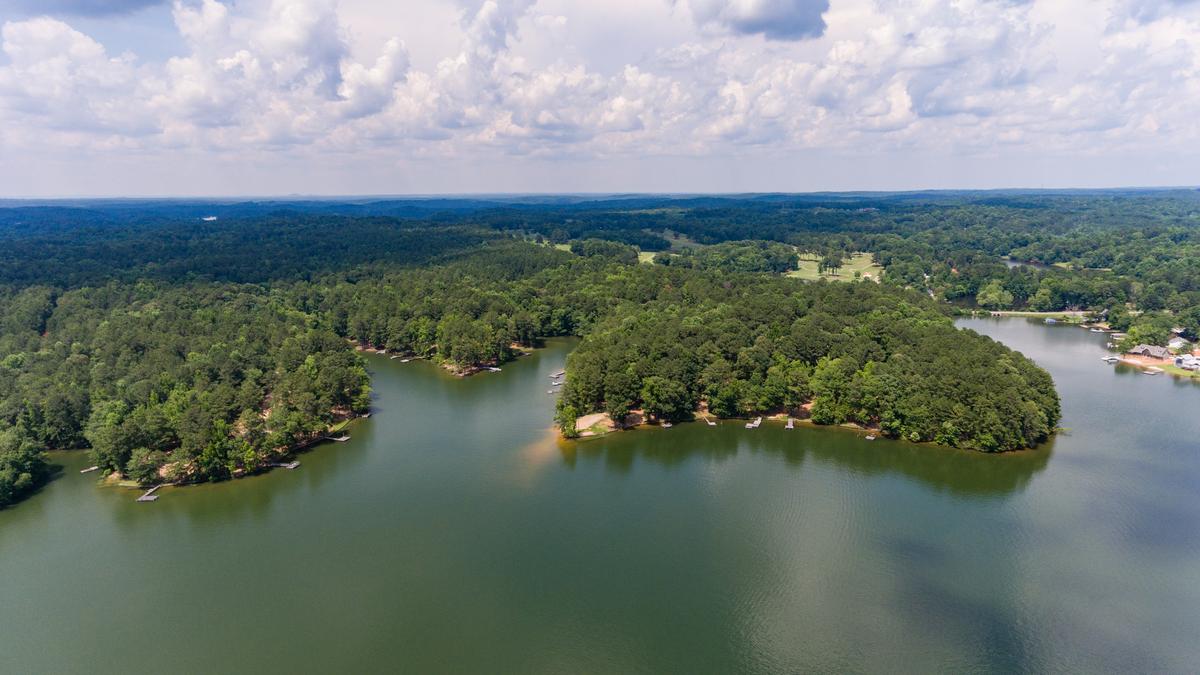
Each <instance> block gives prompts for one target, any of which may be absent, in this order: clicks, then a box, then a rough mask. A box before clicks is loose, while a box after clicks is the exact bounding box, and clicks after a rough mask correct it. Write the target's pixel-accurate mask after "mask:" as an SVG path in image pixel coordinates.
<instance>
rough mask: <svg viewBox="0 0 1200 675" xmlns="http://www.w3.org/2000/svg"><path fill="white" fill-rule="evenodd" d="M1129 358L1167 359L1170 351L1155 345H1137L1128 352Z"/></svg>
mask: <svg viewBox="0 0 1200 675" xmlns="http://www.w3.org/2000/svg"><path fill="white" fill-rule="evenodd" d="M1128 353H1129V355H1130V356H1149V357H1150V358H1152V359H1169V358H1171V351H1170V350H1169V349H1167V348H1166V347H1158V346H1156V345H1138V346H1136V347H1134V348H1133V349H1130V350H1129V352H1128Z"/></svg>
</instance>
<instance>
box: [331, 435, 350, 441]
mask: <svg viewBox="0 0 1200 675" xmlns="http://www.w3.org/2000/svg"><path fill="white" fill-rule="evenodd" d="M325 440H327V441H333V442H335V443H345V442H346V441H348V440H350V436H348V435H346V434H342V435H341V436H326V437H325Z"/></svg>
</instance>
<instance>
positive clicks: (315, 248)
mask: <svg viewBox="0 0 1200 675" xmlns="http://www.w3.org/2000/svg"><path fill="white" fill-rule="evenodd" d="M0 207H2V208H0V505H3V504H7V503H11V502H13V501H16V500H18V499H20V498H22V497H24V496H26V495H28V494H30V493H31V492H33V491H35V490H36V489H37V488H38V487H39V486H40V485H41V484H42V483H44V482H45V480H46V479H47V478H48V476H49V471H50V464H49V462H48V461H47V458H46V455H45V454H44V453H45V451H47V450H58V449H83V450H86V451H88V452H90V453H92V455H93V457H94V460H95V464H96V465H97V466H99V467H100V468H101V470H102V472H103V473H105V474H110V475H114V476H117V475H119V476H120V477H123V478H125V479H128V480H132V481H136V482H138V483H141V484H146V485H149V484H157V483H160V482H196V481H208V480H221V479H227V478H231V477H237V476H241V475H246V474H249V473H254V472H256V471H258V470H260V469H262V468H264V467H265V466H266V465H267V464H269V463H271V462H272V461H274V460H276V459H277V458H279V457H282V456H284V455H286V454H287V453H288V452H290V451H292V450H294V449H295V448H297V447H299V446H301V445H304V444H306V443H310V442H312V441H313V440H315V439H318V438H320V437H321V436H323V435H325V434H327V433H329V431H330V429H331V428H333V427H334V425H336V424H338V423H339V422H342V421H344V420H347V419H350V418H352V417H354V416H357V415H360V414H362V413H364V412H366V411H367V410H368V409H369V405H370V387H369V377H368V374H367V369H366V364H365V361H364V359H363V358H362V357H361V356H360V355H359V354H358V353H357V352H356V351H355V347H356V346H359V347H370V348H376V349H386V350H389V351H391V352H394V353H397V354H406V355H411V356H421V357H429V358H432V359H435V360H438V361H440V362H444V363H448V364H451V365H455V366H459V367H474V366H486V365H498V364H500V363H503V362H504V361H506V360H508V359H510V358H512V357H513V356H514V355H516V354H517V353H519V352H520V351H521V350H523V349H528V348H531V347H535V346H536V345H537V344H538V342H539V340H541V339H542V338H545V337H550V336H561V335H577V336H581V337H583V340H582V342H581V343H580V345H579V347H578V349H576V351H575V352H574V353H573V354H572V356H571V357H570V358H569V360H568V366H567V378H566V384H565V386H564V387H563V392H562V395H561V398H560V400H559V403H558V419H559V422H560V424H561V427H562V429H563V430H564V432H566V433H568V434H571V433H573V431H574V420H575V418H576V417H578V416H580V415H584V414H587V413H592V412H605V413H608V414H609V415H610V416H611V417H612V418H614V419H618V420H619V419H623V418H624V417H625V416H626V415H627V414H628V413H629V412H630V411H632V410H634V409H639V410H641V411H643V412H644V413H645V415H647V416H648V417H649V418H650V419H657V420H660V421H666V422H678V421H682V420H687V419H690V418H691V417H692V415H693V414H694V413H695V412H696V411H697V410H699V409H704V410H706V411H707V414H710V415H712V416H715V417H745V416H751V415H756V414H763V413H772V412H786V413H788V414H794V415H796V416H799V417H807V418H811V420H812V421H813V422H816V423H818V424H842V423H855V424H858V425H861V426H864V427H868V428H871V429H875V430H877V433H879V434H880V435H883V436H886V437H892V438H901V439H905V440H909V441H918V442H931V443H937V444H942V445H947V446H954V447H961V448H970V449H976V450H982V451H988V452H993V451H1007V450H1016V449H1021V448H1028V447H1032V446H1035V445H1037V444H1038V443H1040V442H1042V441H1044V440H1045V439H1046V438H1047V437H1048V436H1049V435H1050V434H1051V433H1052V432H1053V431H1054V429H1055V427H1056V425H1057V423H1058V421H1059V416H1060V411H1059V401H1058V397H1057V394H1056V393H1055V390H1054V385H1053V382H1052V381H1051V379H1050V377H1049V375H1047V373H1046V372H1045V371H1044V370H1042V369H1041V368H1039V367H1038V366H1037V365H1035V364H1034V363H1032V362H1031V361H1029V360H1028V359H1026V358H1025V357H1023V356H1022V355H1020V354H1018V353H1016V352H1014V351H1012V350H1010V349H1008V348H1006V347H1004V346H1003V345H1000V344H998V343H996V342H994V341H992V340H990V339H988V338H985V337H982V336H979V335H977V334H975V333H973V332H970V331H965V330H957V329H955V328H954V326H953V324H952V320H951V317H952V316H953V315H954V313H955V312H956V311H959V310H960V309H962V308H964V307H965V308H974V307H984V308H988V309H1010V308H1011V309H1029V310H1055V311H1059V310H1083V311H1088V312H1091V313H1092V314H1093V315H1094V316H1096V317H1103V318H1105V319H1106V320H1107V321H1108V323H1109V324H1110V325H1112V326H1113V327H1114V328H1119V329H1124V330H1126V331H1127V332H1128V333H1129V334H1130V336H1132V337H1134V338H1136V339H1137V340H1139V341H1142V342H1148V343H1163V342H1165V340H1166V339H1167V337H1169V336H1170V335H1171V334H1173V333H1174V334H1181V335H1184V336H1186V337H1189V338H1192V339H1195V338H1197V337H1200V256H1198V255H1196V254H1197V253H1200V235H1197V231H1198V230H1197V228H1196V222H1197V219H1198V218H1200V199H1198V197H1197V194H1196V193H1194V192H1190V191H1169V192H1154V193H1148V192H1147V193H1134V194H1116V193H1106V192H1085V193H1012V194H1009V193H966V194H950V193H944V194H943V193H934V194H927V195H913V194H910V195H878V196H862V195H801V196H786V195H777V196H761V197H745V198H736V197H729V198H716V197H704V198H687V199H682V198H665V197H636V198H626V199H618V198H612V199H604V200H593V199H585V198H578V199H575V198H558V199H529V200H520V199H513V200H507V201H505V200H491V201H488V200H454V199H442V200H418V199H411V200H391V201H375V202H364V203H335V202H293V203H271V204H263V203H229V204H217V203H195V202H174V201H147V202H75V203H63V202H56V203H52V204H33V203H19V202H18V203H13V202H9V203H5V204H3V205H0ZM212 218H216V219H215V220H213V219H212ZM858 260H862V261H863V263H862V264H863V266H862V267H861V268H855V269H854V270H853V272H848V271H846V272H844V270H845V269H846V268H847V267H849V264H850V261H858ZM806 261H809V262H806ZM806 265H811V269H810V268H809V267H805V266H806ZM868 266H869V267H868ZM806 274H809V275H811V278H816V279H819V280H817V281H806V280H804V275H806ZM795 277H801V278H795ZM827 279H836V280H841V281H845V282H848V283H835V282H831V281H828V280H827Z"/></svg>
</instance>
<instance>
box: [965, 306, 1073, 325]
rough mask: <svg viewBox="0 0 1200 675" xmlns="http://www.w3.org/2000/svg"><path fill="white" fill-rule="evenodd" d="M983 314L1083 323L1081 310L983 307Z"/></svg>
mask: <svg viewBox="0 0 1200 675" xmlns="http://www.w3.org/2000/svg"><path fill="white" fill-rule="evenodd" d="M979 311H980V312H983V313H985V314H990V315H992V316H1016V317H1025V318H1029V319H1054V320H1055V321H1060V322H1062V323H1083V315H1084V313H1083V312H1014V311H1004V310H997V311H989V310H985V309H981V310H979Z"/></svg>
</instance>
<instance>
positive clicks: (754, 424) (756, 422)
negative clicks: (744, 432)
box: [746, 417, 762, 429]
mask: <svg viewBox="0 0 1200 675" xmlns="http://www.w3.org/2000/svg"><path fill="white" fill-rule="evenodd" d="M761 424H762V418H761V417H756V418H754V421H753V422H746V428H747V429H757V428H758V427H759V425H761Z"/></svg>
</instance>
